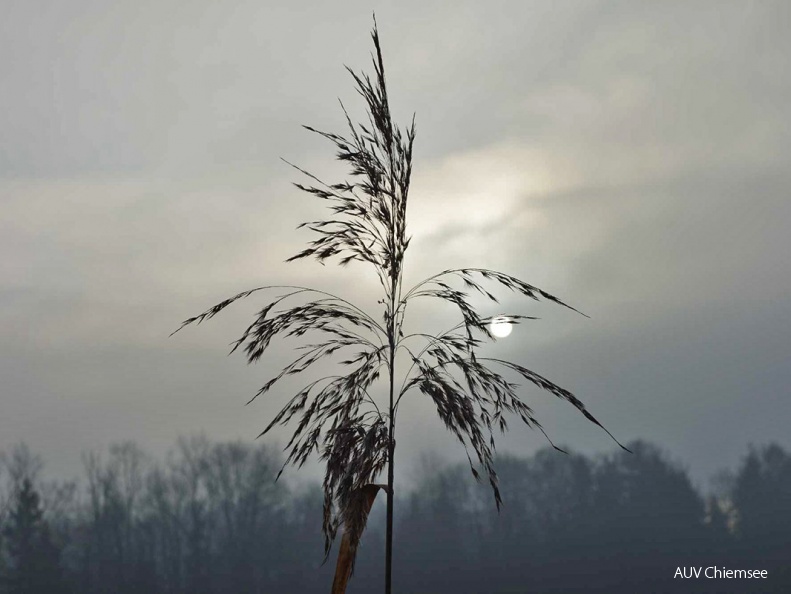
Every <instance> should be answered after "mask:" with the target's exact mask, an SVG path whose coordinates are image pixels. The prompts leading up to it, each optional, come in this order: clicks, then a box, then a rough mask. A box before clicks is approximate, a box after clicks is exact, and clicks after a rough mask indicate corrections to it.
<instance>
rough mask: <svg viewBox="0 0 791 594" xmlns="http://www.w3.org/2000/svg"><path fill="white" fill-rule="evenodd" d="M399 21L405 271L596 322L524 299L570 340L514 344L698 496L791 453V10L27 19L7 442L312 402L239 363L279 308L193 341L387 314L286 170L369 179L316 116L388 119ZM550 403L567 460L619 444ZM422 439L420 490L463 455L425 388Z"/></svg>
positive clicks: (61, 469)
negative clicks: (317, 316) (238, 298)
mask: <svg viewBox="0 0 791 594" xmlns="http://www.w3.org/2000/svg"><path fill="white" fill-rule="evenodd" d="M373 10H375V11H376V14H377V20H378V22H379V28H380V33H381V36H382V42H383V48H384V54H385V63H386V68H387V73H388V82H389V86H390V91H391V99H392V103H393V108H394V112H395V114H396V117H397V118H398V120H399V121H401V122H407V121H408V120H409V118H410V117H411V115H412V112H413V111H414V112H416V113H417V130H418V137H417V141H416V155H415V171H414V182H413V188H412V191H411V194H410V209H409V213H408V216H409V227H410V230H411V233H412V235H413V236H414V241H413V243H412V245H411V246H410V252H411V253H410V254H408V259H407V272H406V274H407V279H408V280H412V281H416V280H419V279H420V278H422V276H425V275H428V274H430V273H432V272H435V271H438V270H441V269H444V268H451V267H458V266H480V267H488V268H494V269H498V270H502V271H504V272H508V273H511V274H514V275H516V276H519V277H520V278H523V279H525V280H527V281H528V282H530V283H533V284H536V285H538V286H540V287H542V288H544V289H546V290H548V291H550V292H552V293H554V294H556V295H558V296H560V297H561V298H563V299H565V300H567V301H568V302H569V303H571V304H573V305H575V306H577V307H578V308H579V309H581V310H582V311H584V312H586V313H587V314H589V315H590V316H591V319H586V318H583V317H581V316H577V315H575V314H573V313H572V312H568V311H567V310H562V309H560V308H553V307H550V306H549V305H547V304H535V303H532V302H524V301H519V300H516V299H514V298H513V297H509V296H508V295H504V297H505V298H506V299H505V302H504V305H503V308H504V309H507V310H518V311H523V312H524V313H528V314H531V315H537V316H540V317H541V320H539V321H536V322H531V323H530V324H529V325H521V326H519V327H518V328H517V329H516V330H515V331H514V333H513V334H512V335H511V337H509V338H508V339H506V340H502V341H500V342H498V343H497V344H496V345H493V346H492V347H491V349H492V352H496V353H500V354H504V355H507V356H509V357H510V358H511V359H512V360H514V361H518V362H522V363H524V364H526V365H527V366H528V367H530V368H532V369H534V370H535V371H538V372H539V373H543V374H545V375H547V376H548V377H550V378H552V379H553V380H555V381H557V382H558V383H559V384H561V385H563V386H564V387H567V388H569V389H571V390H572V391H574V392H575V393H576V394H577V395H578V396H579V397H580V398H581V399H582V400H583V401H584V402H585V403H586V404H587V405H588V407H589V409H590V410H591V411H592V412H593V413H594V414H595V415H597V416H598V417H599V418H600V419H601V420H602V421H603V422H604V424H605V425H606V426H607V427H608V428H609V429H610V430H611V431H612V432H613V433H614V434H615V435H616V436H617V437H619V439H621V440H622V441H628V440H630V439H634V438H645V439H648V440H651V441H654V442H656V443H658V444H659V445H661V446H662V447H664V448H665V449H666V450H667V451H668V452H669V453H670V454H671V456H672V457H673V458H675V459H676V460H679V461H682V462H683V463H684V464H685V465H686V466H687V467H688V468H689V469H690V471H691V472H692V474H693V477H694V478H695V480H696V481H697V482H698V483H699V484H705V481H706V480H707V478H708V477H710V476H711V475H712V474H713V473H714V472H716V471H717V470H719V469H720V468H722V467H726V466H733V465H735V464H736V463H737V462H738V461H739V459H740V457H741V456H742V455H743V454H744V453H745V451H746V448H747V445H748V444H749V443H751V442H752V443H756V444H760V443H765V442H768V441H772V440H773V441H777V442H778V443H780V444H781V445H783V446H785V447H786V448H789V447H791V432H790V431H789V430H788V425H789V421H790V420H791V398H789V395H790V394H789V386H790V385H791V365H789V352H791V297H790V295H791V274H789V272H791V270H789V264H788V252H789V247H790V246H791V239H789V234H788V228H789V223H791V200H790V199H789V189H791V169H790V168H789V155H790V154H791V125H789V122H791V117H790V116H791V108H790V107H789V106H791V68H789V56H791V36H789V35H788V25H789V24H790V23H791V3H789V2H787V1H785V0H779V1H776V2H773V1H769V0H766V1H762V2H746V1H744V2H742V1H738V2H737V1H732V2H727V1H712V2H706V1H696V2H686V1H683V2H682V1H663V2H658V1H657V2H633V1H631V0H629V1H619V2H584V3H583V2H556V1H542V2H495V1H492V2H486V3H484V2H472V1H454V2H447V1H446V2H432V1H428V0H421V1H420V2H417V1H412V0H407V1H404V0H400V1H399V2H382V1H375V2H359V1H353V2H343V3H327V2H304V3H282V2H281V3H273V2H267V1H263V0H254V1H253V0H239V1H232V2H219V1H213V2H210V1H207V0H192V1H190V2H174V1H168V0H157V1H156V2H154V1H149V0H120V1H115V2H104V1H100V0H71V1H69V2H60V1H55V0H36V1H30V0H7V1H6V2H4V3H3V8H2V18H0V83H1V84H2V93H0V204H1V205H2V210H0V328H1V329H2V331H1V332H0V378H2V382H1V386H2V387H1V388H0V389H1V390H2V400H1V401H0V402H1V404H0V406H1V407H2V408H1V409H0V411H1V412H0V448H2V449H5V450H7V449H8V448H10V447H11V446H12V445H13V444H14V443H16V442H18V441H20V440H24V441H26V442H27V443H28V444H29V445H30V446H31V447H32V448H33V449H34V450H36V451H38V452H40V453H41V454H42V455H43V456H44V458H45V459H46V461H47V466H48V469H49V471H50V473H58V474H60V475H65V476H69V475H76V474H78V473H79V472H80V453H81V452H83V451H85V450H89V449H94V448H96V449H101V448H104V447H105V446H106V445H107V444H109V443H111V442H114V441H120V440H129V439H131V440H136V441H138V442H139V443H140V444H141V445H143V446H144V447H145V448H147V449H149V450H150V451H152V452H154V453H156V454H161V453H163V452H164V451H165V450H166V449H167V448H168V447H169V446H170V445H171V444H173V443H174V441H175V439H176V437H177V436H179V435H186V434H191V433H195V432H199V431H205V433H206V434H207V435H208V436H209V437H211V438H214V439H236V438H240V439H244V440H252V439H253V438H254V437H255V435H257V433H258V432H259V431H260V430H261V429H262V428H263V427H264V426H265V425H266V423H267V422H268V421H269V419H270V418H271V416H272V415H273V414H274V412H276V410H277V409H278V405H281V404H282V403H283V402H284V400H285V397H286V396H287V394H285V393H279V394H272V395H271V396H269V397H268V399H267V400H262V401H260V402H256V403H254V404H251V405H250V406H248V407H245V406H244V403H245V402H246V401H247V399H248V397H249V396H251V395H252V394H253V393H254V392H255V390H256V389H257V388H258V387H259V386H260V385H261V384H262V383H264V382H265V381H266V380H267V379H269V377H270V374H271V373H272V372H273V371H275V370H276V369H277V365H278V363H282V362H285V361H286V360H287V359H286V356H287V354H286V352H280V353H275V354H273V356H271V357H269V358H268V359H267V360H266V361H265V362H262V363H261V364H259V365H258V366H257V367H248V366H246V364H245V362H244V361H243V359H242V358H241V357H236V356H234V357H229V358H226V357H225V353H226V352H227V349H226V345H227V344H228V343H229V342H231V341H232V340H233V339H235V338H236V337H237V336H238V334H239V333H240V331H241V330H242V329H243V328H244V325H245V323H246V322H247V321H248V320H249V316H250V314H251V313H253V312H254V311H255V309H256V306H259V307H260V305H261V301H260V300H259V301H256V300H255V299H254V298H251V299H250V300H249V302H248V303H241V304H239V306H238V307H237V308H235V309H229V310H226V312H224V313H223V314H222V315H221V316H219V317H217V318H215V319H214V320H212V321H210V322H208V323H206V324H204V325H202V326H200V327H197V328H189V329H187V330H185V331H183V332H181V333H179V334H177V335H175V336H174V337H172V338H170V339H168V334H169V333H170V332H171V331H172V330H173V329H175V328H176V327H177V326H178V324H179V323H180V322H181V321H182V320H183V319H185V318H186V317H189V316H191V315H194V314H196V313H199V312H200V311H203V309H205V308H206V307H208V306H210V305H213V304H214V303H216V302H218V301H220V300H222V299H224V298H225V297H227V296H230V295H232V294H235V293H237V292H239V291H241V290H244V289H247V288H252V287H255V286H259V285H262V284H270V283H282V284H293V283H297V284H302V283H308V284H311V285H313V286H319V287H322V288H326V289H328V290H333V291H337V292H341V293H343V294H344V295H345V296H348V297H351V298H354V299H355V300H357V301H359V302H361V303H363V304H365V305H367V306H368V307H370V308H372V309H373V308H375V307H376V299H377V298H378V297H377V296H376V289H377V284H376V282H375V277H374V276H373V275H372V272H370V271H369V270H367V269H365V267H354V266H352V267H349V268H345V269H340V268H337V267H335V266H332V265H328V266H326V267H321V266H320V265H318V264H316V263H313V262H300V263H297V264H291V265H285V264H284V263H283V261H284V260H285V259H286V258H287V257H289V256H291V255H293V254H294V253H296V252H297V251H299V250H301V249H302V248H303V246H304V244H305V242H306V241H307V240H308V239H310V235H309V233H307V232H302V231H295V230H294V228H295V227H296V225H297V224H299V223H300V222H302V221H303V220H306V219H308V218H316V217H320V216H322V215H323V214H324V211H322V210H321V205H320V204H319V203H318V201H312V200H311V199H310V198H309V197H308V196H306V195H303V194H301V193H300V192H298V191H297V190H296V189H294V188H293V187H291V186H290V182H291V181H295V180H297V179H298V178H297V177H295V175H294V172H293V171H292V170H290V169H289V168H288V167H287V166H286V165H285V164H284V163H283V162H282V161H280V160H279V157H281V156H282V157H284V158H287V159H289V160H290V161H293V162H297V163H299V164H300V165H302V166H305V167H306V168H307V169H311V170H313V171H315V172H317V173H320V174H324V173H326V174H328V175H331V174H333V173H338V172H339V169H338V168H337V166H336V165H335V164H334V162H333V160H332V155H333V151H332V149H331V147H330V146H328V145H327V144H326V142H324V141H322V139H320V138H319V137H316V136H314V135H311V134H309V133H307V132H305V131H304V130H302V129H301V128H300V124H303V123H305V124H311V125H314V126H316V127H319V128H323V129H328V130H339V129H341V126H342V124H343V119H342V114H341V112H340V109H339V106H338V103H337V101H336V98H338V97H340V98H342V99H343V100H344V102H345V103H346V105H347V106H348V107H349V109H350V110H351V112H352V114H353V115H360V116H361V115H362V114H363V112H362V106H361V105H360V102H359V101H358V99H359V98H358V97H357V96H356V94H355V92H354V90H353V88H352V81H351V79H350V77H349V76H348V75H347V74H346V72H345V71H344V69H343V65H344V64H347V65H349V66H351V67H353V68H355V69H361V68H363V69H367V68H368V66H369V63H370V61H369V53H370V50H371V43H370V37H369V31H370V28H371V13H372V11H373ZM437 311H439V310H436V311H435V310H431V309H430V308H425V309H419V308H416V309H415V311H414V313H415V316H416V317H415V318H414V321H415V322H416V323H418V324H424V325H427V326H428V327H430V328H435V329H440V327H441V326H442V325H443V323H444V322H445V319H444V317H443V316H444V315H445V314H440V313H437ZM484 311H485V313H491V314H495V313H498V312H497V311H496V310H492V309H488V310H484ZM286 346H287V345H286ZM525 398H526V400H527V401H528V402H530V403H531V404H534V405H535V408H536V411H537V413H538V415H539V418H540V420H542V422H543V423H544V425H545V427H546V428H547V430H548V432H549V433H550V435H551V436H552V437H553V438H554V439H555V441H557V442H560V443H563V444H566V445H568V446H569V447H571V448H573V449H576V450H578V451H583V452H602V451H609V450H611V449H612V447H613V445H614V444H613V443H612V442H611V441H610V440H609V438H608V437H607V436H606V435H605V434H604V433H603V432H601V431H599V430H597V428H596V427H594V426H593V425H591V424H589V423H587V422H586V421H585V420H584V419H582V418H581V417H580V416H579V415H578V414H576V411H575V410H574V409H573V408H571V407H569V406H567V405H564V403H562V402H559V401H553V400H552V399H551V398H550V397H549V396H548V395H546V394H543V393H540V392H535V391H527V392H526V393H525ZM283 435H284V434H280V435H279V436H277V435H276V436H275V437H274V438H273V439H272V442H273V443H274V442H275V441H277V439H282V437H283ZM398 443H399V452H400V453H399V456H400V458H399V459H400V461H402V462H403V464H401V465H400V467H399V473H400V475H401V476H402V477H408V476H409V473H410V472H411V470H410V469H411V468H414V467H415V463H416V461H417V460H418V458H419V456H420V452H421V451H423V450H429V449H431V450H437V451H439V452H440V453H441V455H442V456H445V457H446V458H447V459H448V460H455V459H458V457H459V456H461V455H462V454H461V452H460V451H459V450H458V448H457V444H456V443H455V441H454V440H453V439H452V438H451V436H450V435H448V434H446V433H445V432H444V429H443V428H442V425H441V423H440V422H439V421H438V420H437V419H436V415H435V414H434V413H433V412H432V411H431V409H430V407H429V406H428V405H427V403H426V402H425V401H423V400H421V398H419V397H418V396H413V397H412V399H411V400H410V401H409V406H407V407H405V408H404V416H403V418H402V419H401V424H400V429H399V439H398ZM502 443H503V446H502V447H503V448H504V449H505V450H507V451H511V452H516V453H531V452H533V451H535V450H536V449H537V448H539V447H543V446H544V445H545V444H546V442H545V441H544V438H543V437H542V436H541V435H540V434H538V433H535V432H531V431H529V430H527V429H524V428H522V427H519V426H518V425H516V424H514V425H513V427H512V430H511V434H510V435H509V436H508V438H507V439H505V440H504V441H503V442H502ZM311 472H315V468H314V469H313V470H312V471H311V470H309V471H308V473H309V474H310V473H311ZM292 474H293V473H292Z"/></svg>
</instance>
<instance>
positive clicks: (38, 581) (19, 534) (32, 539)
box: [3, 478, 66, 594]
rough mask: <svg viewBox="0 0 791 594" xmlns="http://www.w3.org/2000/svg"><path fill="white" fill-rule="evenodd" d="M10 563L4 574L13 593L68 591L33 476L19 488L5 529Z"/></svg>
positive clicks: (10, 592)
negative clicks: (34, 485) (32, 479)
mask: <svg viewBox="0 0 791 594" xmlns="http://www.w3.org/2000/svg"><path fill="white" fill-rule="evenodd" d="M3 536H4V540H5V546H6V551H7V554H8V566H7V568H6V575H5V576H3V582H4V585H5V591H6V592H8V593H9V594H55V593H57V592H65V591H66V590H65V585H64V582H63V579H62V575H61V569H60V551H59V550H58V547H57V546H56V545H55V543H54V542H53V540H52V536H51V533H50V529H49V526H48V524H47V522H46V520H45V519H44V512H43V509H42V507H41V498H40V496H39V494H38V492H37V491H36V490H35V488H34V487H33V483H32V482H31V480H30V479H29V478H24V479H23V480H22V484H21V485H20V486H19V487H18V488H17V489H16V491H15V493H14V498H13V501H12V505H11V511H10V513H9V517H8V522H7V524H6V526H5V527H4V529H3Z"/></svg>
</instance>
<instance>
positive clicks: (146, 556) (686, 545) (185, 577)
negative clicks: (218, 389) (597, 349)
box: [0, 436, 791, 594]
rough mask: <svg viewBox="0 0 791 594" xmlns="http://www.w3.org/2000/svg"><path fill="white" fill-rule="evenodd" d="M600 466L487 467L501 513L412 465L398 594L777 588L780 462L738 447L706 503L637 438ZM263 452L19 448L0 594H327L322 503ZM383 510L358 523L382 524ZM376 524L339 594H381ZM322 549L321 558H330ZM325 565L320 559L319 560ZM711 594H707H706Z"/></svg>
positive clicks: (785, 499) (8, 461) (430, 465)
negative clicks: (681, 570) (738, 575)
mask: <svg viewBox="0 0 791 594" xmlns="http://www.w3.org/2000/svg"><path fill="white" fill-rule="evenodd" d="M629 448H630V449H631V450H632V452H633V453H632V454H630V453H627V452H625V451H622V450H618V451H615V452H613V453H611V454H609V455H601V456H599V457H586V456H584V455H580V454H576V453H570V454H562V453H560V452H557V451H555V450H552V449H549V448H548V449H545V450H542V451H539V452H538V453H536V454H535V455H534V456H532V457H529V458H519V457H513V456H509V455H502V456H500V457H499V458H498V473H499V474H500V476H501V478H502V483H501V484H502V491H503V501H504V505H503V509H502V510H501V512H500V513H499V514H498V512H497V511H496V510H495V508H494V506H492V505H491V501H490V498H491V496H490V494H489V493H487V491H486V489H485V488H484V487H483V486H481V485H478V484H477V483H476V482H475V481H474V480H472V479H471V477H470V476H469V472H468V469H467V467H466V464H464V465H458V466H457V465H453V464H446V463H442V462H440V461H438V460H436V459H435V458H432V457H430V456H429V457H427V458H425V459H424V462H423V463H422V465H421V469H420V471H419V472H417V473H416V477H415V480H414V481H413V485H412V486H411V487H412V488H411V489H410V490H407V489H402V490H401V491H400V493H401V495H399V497H400V499H399V504H398V505H397V506H396V510H397V512H396V518H395V541H396V544H397V548H396V551H397V553H396V555H395V558H394V568H395V571H394V578H395V579H394V587H395V588H396V589H397V590H398V591H401V592H413V593H434V594H438V593H444V592H448V593H450V592H454V593H456V592H470V593H480V592H492V593H496V592H571V591H578V592H612V593H615V592H628V593H634V592H668V591H689V592H707V591H712V592H723V591H729V592H735V591H750V592H757V591H767V592H788V591H789V589H788V588H789V586H790V585H791V572H789V569H788V551H789V547H791V455H789V453H788V452H787V451H784V450H783V449H782V448H781V447H779V446H777V445H767V446H762V447H754V448H752V449H751V450H749V451H748V452H745V455H744V457H743V459H742V462H741V463H740V465H739V466H738V467H737V468H735V469H732V470H730V471H723V472H722V473H721V474H720V475H718V476H717V477H716V480H714V481H712V484H713V485H714V487H713V488H712V489H710V490H709V491H703V490H702V489H700V488H697V487H696V486H695V485H694V484H693V483H692V481H691V480H690V478H689V476H688V475H687V472H686V470H685V468H684V466H683V464H682V463H680V462H677V461H674V460H672V459H670V458H669V457H668V456H667V455H666V454H665V453H664V452H663V451H662V449H661V448H659V447H657V446H655V445H653V444H650V443H646V442H640V441H638V442H632V443H631V444H629ZM281 465H282V459H281V456H280V453H279V450H278V449H276V448H273V447H272V446H271V445H266V444H264V445H258V446H254V445H250V444H247V443H243V442H237V443H215V442H212V441H210V440H209V439H208V438H206V437H201V436H196V437H191V438H183V439H180V440H179V441H178V442H177V444H176V445H175V447H173V448H172V450H171V452H170V454H169V455H168V456H167V457H166V459H165V460H155V459H154V458H153V457H151V456H149V455H148V454H147V453H146V452H145V451H144V450H142V449H141V448H140V447H139V446H137V445H136V444H134V443H122V444H117V445H113V446H111V447H110V448H109V451H107V452H100V453H98V452H94V453H89V454H86V455H84V456H83V467H84V472H83V474H82V476H81V477H80V478H78V479H75V480H73V481H53V480H49V479H48V478H47V474H46V467H45V466H44V463H43V461H42V459H41V458H40V457H39V456H38V455H36V454H35V453H34V452H32V451H31V450H30V449H29V448H28V447H27V446H25V445H18V446H16V447H15V448H13V449H12V450H11V451H9V452H6V453H5V454H4V456H3V466H2V501H1V502H0V512H1V513H2V515H1V516H0V524H1V525H2V529H1V530H0V534H2V540H1V541H0V542H2V557H1V559H2V562H1V565H0V568H1V569H0V574H1V575H2V586H3V590H2V591H3V592H8V593H12V592H13V593H16V592H20V593H21V592H25V593H42V594H43V593H52V594H57V593H61V592H63V593H65V592H69V593H82V594H101V593H111V592H112V593H118V594H138V593H162V594H171V593H172V594H176V593H179V594H180V593H185V594H186V593H189V594H214V593H220V592H238V593H247V592H249V593H262V592H295V593H297V592H305V593H311V592H326V591H327V590H328V584H329V583H330V581H331V577H332V572H333V570H334V555H333V556H331V557H330V558H329V560H328V561H327V562H326V563H325V564H324V565H322V559H323V548H322V545H323V539H322V535H321V514H322V490H321V487H320V486H319V485H318V484H316V485H313V486H295V485H293V484H289V477H288V476H286V477H283V478H281V479H280V480H279V481H275V476H276V474H277V472H278V470H279V468H280V466H281ZM382 502H383V500H380V501H379V502H377V505H375V506H374V509H373V511H372V514H373V515H375V516H377V517H379V518H381V516H382V515H383V513H384V509H383V507H384V506H383V504H382ZM382 528H383V522H382V521H372V522H370V524H369V526H368V528H367V530H366V533H365V535H364V536H363V540H362V546H361V548H360V552H359V555H358V559H357V564H356V567H355V573H354V577H353V579H352V580H351V583H350V584H349V592H371V591H377V590H379V589H380V588H381V573H382V567H381V566H382V564H383V561H384V559H383V555H382V550H383V547H384V534H383V530H382ZM336 548H337V547H336ZM333 553H335V551H333ZM711 565H716V566H718V567H720V566H726V567H738V568H756V569H766V570H768V578H767V579H766V580H763V583H761V584H756V583H754V582H755V580H750V581H751V582H753V583H751V584H749V588H748V586H747V585H745V584H743V583H741V584H733V582H732V583H731V584H728V585H727V586H726V589H723V581H724V580H705V579H700V580H686V581H685V580H680V579H675V580H674V579H673V574H674V572H675V570H676V568H677V567H680V566H684V567H688V566H703V567H706V566H711ZM707 588H710V590H707Z"/></svg>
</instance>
